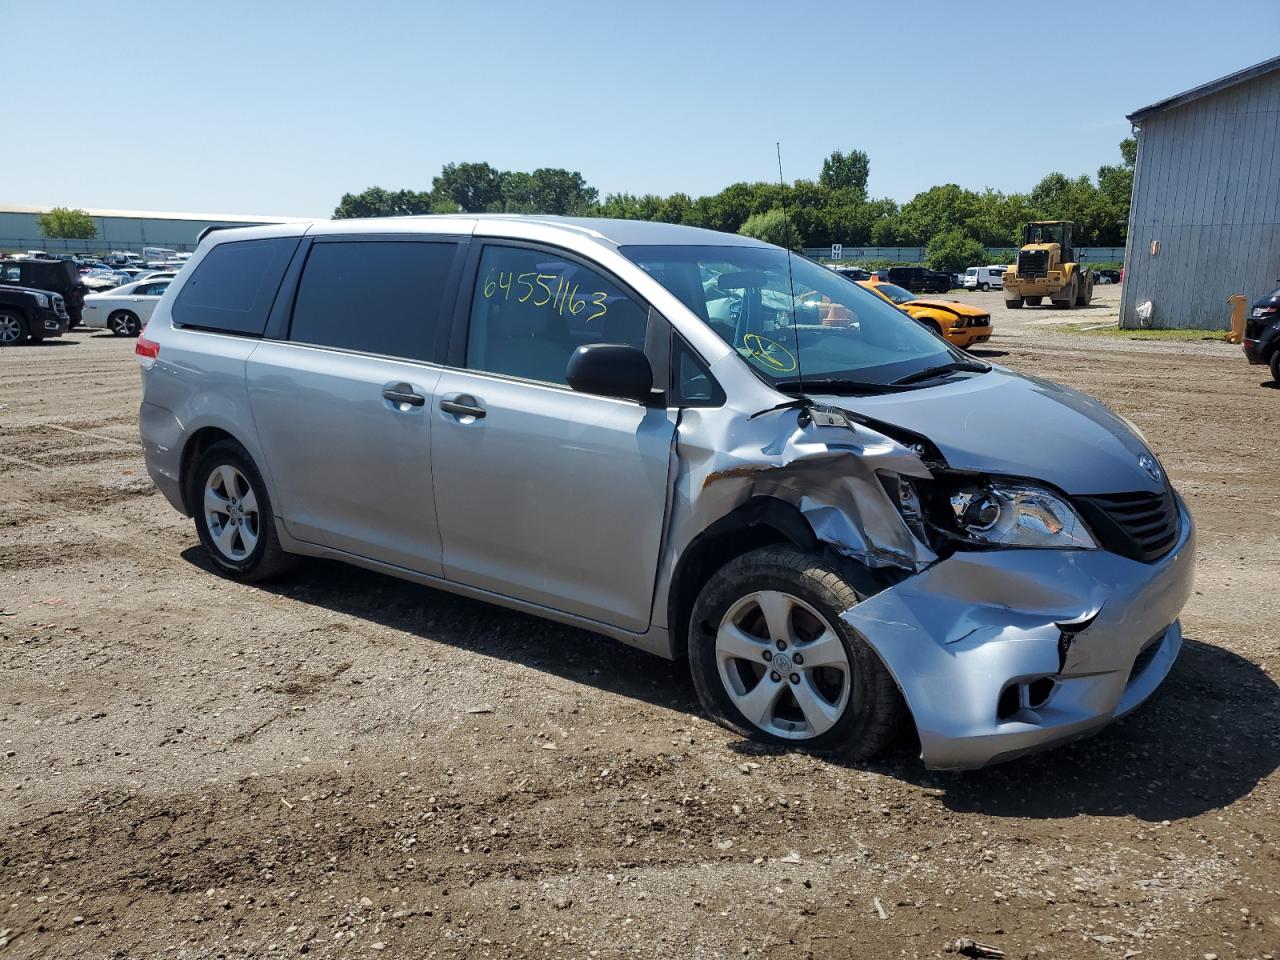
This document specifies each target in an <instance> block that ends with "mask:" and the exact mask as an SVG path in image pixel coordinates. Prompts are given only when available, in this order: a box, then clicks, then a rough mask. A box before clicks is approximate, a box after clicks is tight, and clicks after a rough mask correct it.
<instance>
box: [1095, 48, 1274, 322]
mask: <svg viewBox="0 0 1280 960" xmlns="http://www.w3.org/2000/svg"><path fill="white" fill-rule="evenodd" d="M1129 122H1130V123H1132V124H1133V125H1134V127H1135V128H1136V129H1137V137H1138V158H1137V164H1136V167H1135V170H1134V182H1133V200H1132V202H1131V204H1130V208H1129V242H1128V246H1127V248H1126V253H1125V272H1124V291H1123V293H1122V300H1121V304H1120V325H1121V326H1122V327H1126V328H1135V327H1138V326H1140V325H1141V323H1140V321H1139V318H1138V308H1139V306H1141V305H1142V304H1144V303H1150V304H1151V309H1150V320H1149V321H1148V322H1149V324H1150V325H1151V326H1154V327H1179V328H1188V327H1203V328H1210V329H1225V328H1226V327H1227V326H1229V325H1230V308H1229V307H1228V306H1227V297H1229V296H1231V295H1232V294H1236V293H1239V294H1243V295H1244V296H1245V297H1247V298H1248V299H1249V300H1250V301H1252V300H1254V299H1256V298H1258V297H1261V296H1263V295H1264V294H1266V293H1268V292H1270V291H1271V290H1274V289H1275V288H1276V286H1277V285H1278V283H1277V278H1278V277H1280V57H1275V58H1273V59H1271V60H1267V61H1266V62H1265V63H1259V64H1257V65H1256V66H1252V67H1249V68H1247V69H1245V70H1241V71H1239V72H1237V73H1233V74H1231V75H1229V76H1226V77H1222V78H1221V79H1218V80H1214V81H1213V82H1212V83H1206V84H1204V85H1202V86H1199V87H1196V88H1195V89H1193V90H1188V91H1186V92H1185V93H1179V94H1177V95H1176V96H1172V97H1169V98H1168V99H1165V100H1161V101H1160V102H1159V103H1154V104H1152V105H1151V106H1149V107H1143V108H1142V109H1141V110H1137V111H1135V112H1134V113H1131V114H1129Z"/></svg>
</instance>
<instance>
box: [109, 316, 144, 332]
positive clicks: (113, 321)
mask: <svg viewBox="0 0 1280 960" xmlns="http://www.w3.org/2000/svg"><path fill="white" fill-rule="evenodd" d="M107 329H109V330H110V331H111V332H112V333H114V334H115V335H116V336H117V337H136V336H138V334H140V333H142V321H141V320H139V319H138V315H137V314H136V313H134V312H133V311H132V310H117V311H116V312H115V313H113V314H111V316H109V317H107Z"/></svg>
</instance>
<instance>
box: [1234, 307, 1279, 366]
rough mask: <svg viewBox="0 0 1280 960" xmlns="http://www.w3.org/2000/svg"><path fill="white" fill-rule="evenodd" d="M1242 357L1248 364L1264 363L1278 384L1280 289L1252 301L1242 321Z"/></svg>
mask: <svg viewBox="0 0 1280 960" xmlns="http://www.w3.org/2000/svg"><path fill="white" fill-rule="evenodd" d="M1242 346H1243V347H1244V355H1245V357H1246V358H1248V360H1249V362H1250V363H1265V364H1267V365H1268V366H1269V367H1270V368H1271V377H1272V379H1274V380H1276V381H1277V382H1280V288H1277V289H1275V290H1272V291H1271V292H1270V293H1269V294H1267V295H1266V296H1265V297H1262V298H1260V299H1258V300H1255V301H1253V306H1252V307H1251V308H1250V310H1249V315H1248V316H1247V317H1245V321H1244V340H1243V341H1242Z"/></svg>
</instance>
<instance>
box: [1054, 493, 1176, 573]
mask: <svg viewBox="0 0 1280 960" xmlns="http://www.w3.org/2000/svg"><path fill="white" fill-rule="evenodd" d="M1076 500H1077V502H1078V503H1079V504H1080V507H1081V512H1082V513H1083V514H1084V518H1085V520H1086V521H1087V522H1088V524H1089V526H1090V527H1091V528H1092V529H1093V531H1094V533H1096V534H1097V535H1098V538H1099V539H1100V540H1101V542H1102V546H1103V547H1105V548H1106V549H1108V550H1110V551H1112V552H1113V553H1118V554H1120V555H1121V556H1124V557H1130V558H1132V559H1134V560H1141V561H1143V562H1144V563H1150V562H1152V561H1153V560H1158V559H1160V558H1161V557H1163V556H1164V555H1165V554H1166V553H1168V552H1169V551H1170V550H1172V549H1173V545H1174V544H1175V543H1177V542H1178V502H1177V499H1176V498H1175V497H1174V495H1173V490H1172V489H1170V488H1167V487H1166V488H1165V490H1164V492H1163V493H1112V494H1106V495H1105V496H1094V497H1077V498H1076Z"/></svg>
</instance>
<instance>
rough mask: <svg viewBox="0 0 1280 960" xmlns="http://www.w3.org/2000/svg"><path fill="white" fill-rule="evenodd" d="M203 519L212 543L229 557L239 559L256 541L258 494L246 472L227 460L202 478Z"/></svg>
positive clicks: (245, 554)
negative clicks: (242, 471) (254, 490)
mask: <svg viewBox="0 0 1280 960" xmlns="http://www.w3.org/2000/svg"><path fill="white" fill-rule="evenodd" d="M204 522H205V525H206V526H207V527H208V528H209V537H210V538H211V539H212V540H213V544H214V546H215V547H217V548H218V552H219V553H221V554H222V555H223V556H224V557H226V558H227V559H228V560H233V561H235V562H237V563H238V562H240V561H242V560H244V559H245V558H247V557H248V556H249V554H251V553H253V548H254V547H256V546H257V545H258V537H259V535H260V534H261V532H262V531H261V529H260V526H259V524H260V517H259V515H258V498H257V496H256V495H255V494H254V492H253V487H252V486H251V485H250V484H249V481H248V480H247V479H246V478H245V475H244V474H243V473H241V472H240V471H239V470H237V469H236V468H235V467H233V466H231V465H229V464H223V465H222V466H220V467H217V468H215V469H214V470H213V472H212V473H210V474H209V478H208V479H207V480H206V481H205V485H204Z"/></svg>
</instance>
